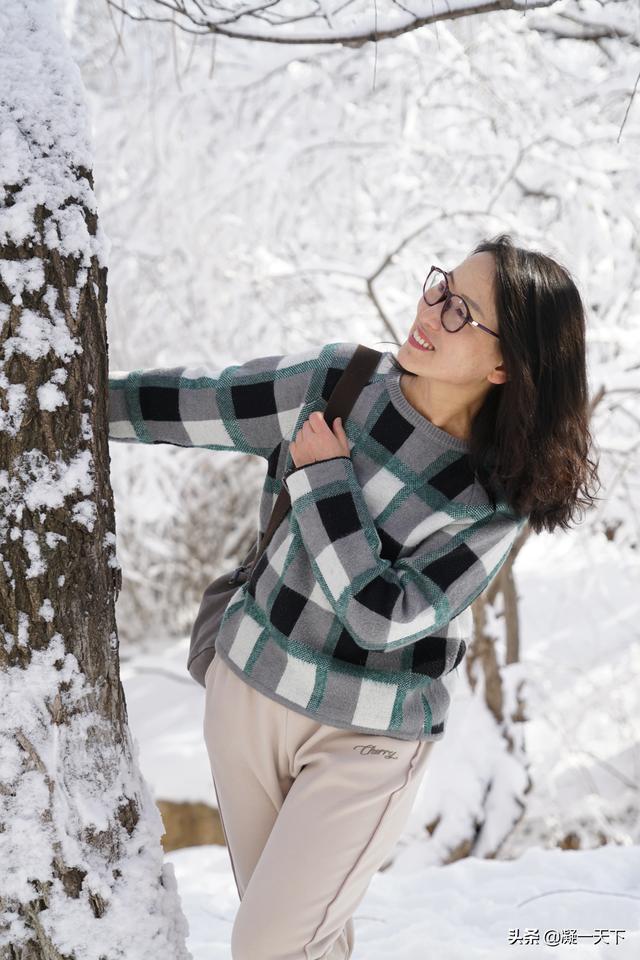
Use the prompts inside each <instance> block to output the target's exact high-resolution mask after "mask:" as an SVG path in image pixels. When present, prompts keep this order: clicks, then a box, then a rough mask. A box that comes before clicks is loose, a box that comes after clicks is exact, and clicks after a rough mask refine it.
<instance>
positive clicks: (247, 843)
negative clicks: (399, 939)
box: [110, 235, 597, 960]
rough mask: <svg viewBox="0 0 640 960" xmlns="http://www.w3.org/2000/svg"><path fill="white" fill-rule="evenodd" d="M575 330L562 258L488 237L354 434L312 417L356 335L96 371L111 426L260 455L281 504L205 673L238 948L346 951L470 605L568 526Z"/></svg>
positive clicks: (578, 363)
mask: <svg viewBox="0 0 640 960" xmlns="http://www.w3.org/2000/svg"><path fill="white" fill-rule="evenodd" d="M584 328H585V316H584V310H583V307H582V303H581V300H580V296H579V294H578V291H577V289H576V287H575V284H574V283H573V281H572V279H571V277H570V276H569V274H568V273H567V271H566V270H564V269H563V268H562V267H561V266H560V265H558V264H557V263H555V262H554V261H553V260H551V259H550V258H549V257H546V256H544V255H543V254H540V253H537V252H532V251H527V250H523V249H521V248H518V247H515V246H514V245H513V243H512V242H511V240H510V238H509V237H508V236H507V235H502V236H500V237H498V238H496V239H495V240H494V241H491V242H485V243H482V244H479V245H478V246H477V247H476V248H475V250H474V251H473V253H472V254H471V255H470V256H469V257H468V258H467V259H466V260H464V261H463V262H462V263H461V264H459V265H458V266H457V267H456V268H455V269H454V270H451V271H449V272H446V271H444V270H443V269H438V268H435V269H432V271H430V273H429V276H428V278H427V280H426V281H425V284H424V287H423V293H422V296H421V297H420V300H419V302H418V307H417V313H416V318H415V322H414V324H413V325H412V327H411V330H410V333H409V336H408V338H407V339H406V340H405V342H404V343H403V344H402V345H401V346H400V349H399V351H398V353H397V356H393V355H392V354H390V353H383V354H381V359H380V361H379V363H378V366H377V367H376V370H375V372H374V374H373V376H372V377H371V378H370V380H369V382H368V384H367V385H366V386H365V387H364V389H363V390H362V391H361V393H360V395H359V397H358V399H357V401H356V404H355V405H354V407H353V409H352V411H351V413H350V415H349V417H348V420H347V422H346V423H345V424H342V423H341V422H340V421H339V419H336V420H335V421H334V422H333V424H332V425H331V426H330V425H328V424H327V423H326V422H325V420H324V417H323V415H322V411H323V410H324V408H325V407H326V403H327V399H328V397H329V395H330V393H331V390H332V388H333V386H334V385H335V382H336V380H337V379H338V377H339V376H340V373H341V371H342V370H344V367H345V366H346V364H347V363H348V360H349V358H350V356H351V355H352V353H353V351H354V350H355V347H356V344H353V343H332V344H328V345H326V346H324V347H322V348H321V349H312V350H308V351H306V352H304V353H298V354H293V355H289V356H277V357H260V358H257V359H255V360H250V361H248V362H246V363H244V364H239V365H234V366H231V367H227V368H226V369H224V370H221V371H212V370H211V369H209V368H207V367H206V366H198V367H191V368H185V367H177V368H174V369H171V370H150V371H140V372H133V373H130V374H113V375H112V376H111V377H110V401H111V409H110V421H111V433H110V436H111V437H112V438H113V439H118V440H124V441H125V442H126V441H129V442H148V443H163V442H168V443H175V444H180V445H187V446H203V447H207V448H209V449H213V450H229V449H235V450H240V451H242V452H245V453H253V454H258V455H261V456H264V457H265V459H266V460H267V465H268V466H267V475H266V478H265V484H264V487H263V491H262V498H261V502H260V512H259V532H261V531H263V530H264V529H266V525H267V522H268V519H269V516H270V514H271V509H272V507H273V504H274V502H275V499H276V497H277V494H278V492H279V490H280V488H281V484H282V483H285V484H286V486H287V489H288V491H289V493H290V497H291V511H290V513H289V515H288V518H287V522H284V523H282V524H281V525H280V527H279V528H278V530H277V531H276V533H275V534H274V536H273V537H272V539H271V541H270V543H269V545H268V548H267V550H266V551H265V553H264V554H263V555H262V557H261V558H260V559H259V562H258V563H257V565H256V567H255V569H254V570H253V572H252V575H251V577H250V579H249V580H248V581H247V583H246V584H244V585H242V586H241V587H240V588H239V589H238V591H237V593H236V594H235V595H234V597H233V598H232V601H231V602H230V603H229V605H228V607H227V610H226V611H225V616H224V618H223V622H222V624H221V627H220V632H219V634H218V637H217V639H216V656H215V657H214V659H213V660H212V662H211V665H210V666H209V669H208V670H207V675H206V678H205V682H206V697H205V714H204V737H205V742H206V746H207V750H208V754H209V758H210V763H211V770H212V775H213V782H214V787H215V790H216V795H217V801H218V809H219V812H220V816H221V820H222V823H223V829H224V831H225V837H226V840H227V846H228V849H229V855H230V858H231V863H232V867H233V871H234V876H235V881H236V885H237V888H238V894H239V896H240V900H241V903H240V907H239V910H238V913H237V916H236V919H235V923H234V928H233V934H232V940H231V949H232V956H233V958H234V960H249V958H250V960H300V958H306V960H312V958H325V960H327V958H330V960H342V958H346V957H350V956H351V954H352V952H353V948H354V925H353V919H352V915H353V912H354V910H355V908H356V907H357V905H358V903H359V902H360V901H361V899H362V898H363V896H364V894H365V892H366V889H367V887H368V884H369V882H370V881H371V878H372V877H373V875H374V874H375V872H376V871H377V870H378V868H379V867H380V866H381V865H382V864H383V862H384V861H385V859H386V858H387V857H388V855H389V854H390V853H391V852H392V850H393V847H394V845H395V843H396V841H397V839H398V838H399V836H400V834H401V832H402V829H403V827H404V824H405V822H406V819H407V816H408V814H409V812H410V810H411V806H412V804H413V801H414V799H415V796H416V793H417V790H418V787H419V785H420V782H421V779H422V777H423V775H424V771H425V765H426V762H427V759H428V756H429V753H430V751H431V749H432V747H433V743H434V742H435V741H436V740H440V739H442V737H443V736H444V732H445V725H446V719H447V713H448V708H449V703H450V699H451V685H452V680H454V679H455V670H456V668H457V666H458V664H459V663H460V661H461V660H462V658H463V656H464V654H465V651H466V647H467V644H468V642H469V641H470V639H471V629H472V618H471V612H470V604H471V603H472V602H473V600H475V599H476V597H477V596H478V595H479V594H480V593H482V591H483V590H484V589H485V588H486V587H487V586H488V584H489V583H490V582H491V580H492V579H493V577H495V575H496V574H497V572H498V571H499V569H500V568H501V566H502V564H503V563H504V561H505V559H506V558H507V556H508V554H509V551H510V549H511V547H512V545H513V543H514V542H515V540H516V538H517V537H518V534H519V533H520V531H521V530H522V528H523V526H524V525H525V523H526V522H527V521H528V522H529V524H530V525H531V526H532V528H533V529H534V530H535V531H536V532H538V531H540V530H541V529H543V528H546V529H547V530H553V529H555V527H557V526H560V527H566V526H567V524H568V521H569V520H570V518H571V515H572V513H573V511H574V509H575V508H576V506H577V505H578V503H579V495H580V492H581V490H583V489H585V486H586V484H587V481H588V480H590V479H594V478H595V477H596V476H597V475H596V471H595V466H594V464H593V463H592V462H591V461H590V460H589V459H588V456H587V454H588V449H589V443H590V436H589V430H588V398H587V378H586V357H585V329H584ZM436 353H437V354H438V356H436ZM588 499H591V498H590V497H588ZM583 502H587V501H586V500H585V501H583Z"/></svg>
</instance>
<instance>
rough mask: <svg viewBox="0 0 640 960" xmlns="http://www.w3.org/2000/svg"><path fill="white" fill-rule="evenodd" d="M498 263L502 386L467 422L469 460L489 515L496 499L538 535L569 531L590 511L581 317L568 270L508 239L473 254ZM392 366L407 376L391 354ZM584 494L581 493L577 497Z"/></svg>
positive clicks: (592, 474) (592, 475)
mask: <svg viewBox="0 0 640 960" xmlns="http://www.w3.org/2000/svg"><path fill="white" fill-rule="evenodd" d="M485 251H486V252H489V253H492V254H493V256H494V259H495V267H496V282H495V289H494V294H495V304H494V305H495V310H496V315H497V317H498V332H499V334H500V346H501V350H502V359H503V362H504V366H505V369H506V373H507V376H508V379H507V380H506V381H505V382H504V383H501V384H492V385H491V387H490V388H489V392H488V393H487V396H486V398H485V400H484V403H483V405H482V407H481V408H480V410H478V412H477V414H476V415H475V417H474V418H473V421H472V424H471V436H470V439H469V459H470V464H471V467H472V469H473V471H474V473H475V474H476V476H477V478H478V480H479V481H480V482H481V483H482V485H483V486H484V487H485V489H486V491H487V493H488V495H489V497H490V499H491V501H492V503H493V506H494V508H495V505H496V496H498V495H500V496H502V497H504V499H506V501H507V503H508V504H509V506H510V507H511V508H512V509H513V510H514V512H515V513H517V514H519V515H521V516H524V515H527V516H528V520H529V524H530V525H531V527H532V529H533V530H534V531H535V532H536V533H540V531H541V530H543V529H546V530H548V531H549V532H552V531H553V530H554V529H555V528H556V527H561V528H562V529H567V528H568V526H569V524H570V523H571V522H572V521H573V519H574V512H576V511H578V512H581V511H582V508H583V507H591V506H593V501H594V499H600V498H599V497H594V496H593V495H592V493H590V490H589V488H590V484H592V483H598V485H599V486H600V480H599V477H598V472H597V467H598V463H599V461H595V462H594V461H593V460H590V459H589V452H590V447H591V444H592V438H591V434H590V432H589V415H590V410H589V397H588V385H587V370H586V352H585V310H584V306H583V303H582V300H581V298H580V294H579V292H578V290H577V288H576V285H575V283H574V281H573V280H572V278H571V276H570V274H569V272H568V270H566V269H565V268H564V267H563V266H561V265H560V264H559V263H557V262H556V261H555V260H553V259H552V258H551V257H548V256H546V255H545V254H543V253H539V252H538V251H537V250H525V249H523V248H522V247H518V246H515V245H514V244H513V242H512V240H511V237H510V236H509V234H500V235H499V236H497V237H495V238H494V239H493V240H483V241H482V242H481V243H479V244H478V245H477V246H476V247H475V249H474V250H473V251H472V253H481V252H485ZM392 360H393V363H394V365H395V366H396V367H397V368H400V369H401V370H403V371H404V372H406V373H407V374H411V373H412V371H410V370H405V368H404V367H403V366H402V365H401V364H400V363H399V361H398V360H397V358H396V357H395V356H393V355H392ZM581 494H584V496H581Z"/></svg>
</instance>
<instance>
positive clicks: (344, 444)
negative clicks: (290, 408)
mask: <svg viewBox="0 0 640 960" xmlns="http://www.w3.org/2000/svg"><path fill="white" fill-rule="evenodd" d="M289 450H290V451H291V456H292V458H293V462H294V463H295V465H296V467H303V466H305V465H306V464H307V463H315V461H316V460H329V459H330V458H331V457H349V456H351V451H350V449H349V441H348V439H347V435H346V433H345V432H344V429H343V427H342V419H341V418H340V417H336V418H335V420H334V421H333V430H331V428H330V426H329V424H328V423H327V421H326V420H325V418H324V414H322V413H320V411H318V410H316V411H315V412H314V413H312V414H311V416H310V417H309V419H308V420H305V422H304V423H303V424H302V426H301V427H300V429H299V430H298V432H297V434H296V436H295V439H294V440H292V441H291V443H290V445H289Z"/></svg>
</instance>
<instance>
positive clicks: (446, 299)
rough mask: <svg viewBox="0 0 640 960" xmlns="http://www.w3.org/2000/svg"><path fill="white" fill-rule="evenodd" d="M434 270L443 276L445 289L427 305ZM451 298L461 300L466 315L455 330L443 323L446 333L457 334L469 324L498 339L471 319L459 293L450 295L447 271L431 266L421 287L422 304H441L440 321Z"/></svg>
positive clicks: (429, 305) (491, 331) (482, 325)
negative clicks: (429, 284)
mask: <svg viewBox="0 0 640 960" xmlns="http://www.w3.org/2000/svg"><path fill="white" fill-rule="evenodd" d="M434 270H438V271H439V272H440V273H441V274H442V275H443V277H444V282H445V287H446V289H445V291H444V293H443V294H442V296H441V297H439V299H438V300H436V301H435V302H434V303H429V301H428V300H427V283H428V282H429V277H430V276H431V274H432V273H433V272H434ZM452 297H457V298H458V300H462V302H463V303H464V307H465V310H466V311H467V315H466V317H464V318H463V320H462V323H461V324H460V326H459V327H457V328H456V329H455V330H448V329H447V327H445V326H444V323H443V324H442V326H443V327H444V329H445V330H446V331H447V333H459V332H460V330H462V328H463V327H464V325H465V323H469V324H471V326H472V327H479V328H480V329H481V330H484V331H485V332H486V333H490V334H491V336H492V337H495V338H496V340H499V339H500V337H499V335H498V334H497V333H496V332H495V330H491V329H490V328H489V327H486V326H485V325H484V323H480V321H479V320H474V319H473V317H472V316H471V311H470V310H469V305H468V303H467V301H466V300H465V299H464V297H461V296H460V294H459V293H451V290H450V289H449V274H448V273H447V271H446V270H443V269H442V267H436V266H435V265H434V264H432V265H431V269H430V270H429V273H428V274H427V278H426V280H425V281H424V283H423V285H422V299H423V300H424V302H425V303H426V305H427V306H428V307H435V305H436V304H437V303H442V304H443V305H442V310H441V311H440V318H441V319H442V315H443V314H444V312H445V310H446V309H448V306H449V304H450V302H451V299H452ZM443 301H444V303H443Z"/></svg>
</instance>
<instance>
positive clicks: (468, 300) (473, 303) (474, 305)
mask: <svg viewBox="0 0 640 960" xmlns="http://www.w3.org/2000/svg"><path fill="white" fill-rule="evenodd" d="M449 276H450V277H451V279H452V280H453V279H454V278H453V270H449ZM454 282H455V281H454ZM454 292H455V291H454ZM458 296H459V297H462V299H463V300H466V301H467V303H470V304H471V306H472V307H473V308H474V310H477V311H478V313H479V314H480V316H481V317H482V319H483V320H486V319H487V318H486V317H485V315H484V313H483V312H482V310H481V309H480V307H479V306H478V304H477V303H476V302H475V300H472V299H471V297H468V296H467V295H466V294H465V293H459V294H458Z"/></svg>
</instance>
